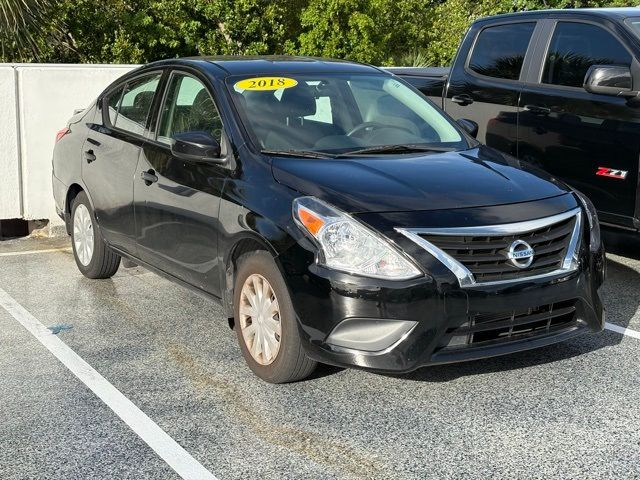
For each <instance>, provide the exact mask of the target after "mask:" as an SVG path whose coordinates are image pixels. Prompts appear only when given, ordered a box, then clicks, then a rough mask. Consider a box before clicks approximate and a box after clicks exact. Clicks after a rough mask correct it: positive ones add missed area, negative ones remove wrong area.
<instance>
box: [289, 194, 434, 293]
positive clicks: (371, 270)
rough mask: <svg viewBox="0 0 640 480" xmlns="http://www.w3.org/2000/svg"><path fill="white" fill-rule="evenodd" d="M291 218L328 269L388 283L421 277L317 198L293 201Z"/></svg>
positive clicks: (357, 224)
mask: <svg viewBox="0 0 640 480" xmlns="http://www.w3.org/2000/svg"><path fill="white" fill-rule="evenodd" d="M293 217H294V219H295V220H296V223H297V224H298V225H299V226H300V227H301V228H302V229H303V231H305V232H307V233H308V234H309V235H311V236H312V237H313V238H314V239H315V240H316V241H317V242H318V244H319V245H320V248H321V253H322V258H320V261H321V263H322V264H324V265H325V266H327V267H329V268H333V269H335V270H340V271H343V272H347V273H353V274H357V275H363V276H366V277H374V278H386V279H389V280H406V279H409V278H414V277H418V276H420V275H422V273H421V272H420V270H419V269H418V267H416V266H415V265H414V264H413V263H412V262H411V261H410V260H409V259H407V258H406V257H405V256H404V255H402V254H401V253H400V252H398V251H397V250H396V249H395V248H394V247H393V246H391V244H390V243H389V242H388V241H386V240H385V239H384V238H383V237H381V236H380V235H378V234H376V233H375V232H373V231H371V230H369V229H368V228H367V227H365V226H364V225H362V224H361V223H360V222H358V221H357V220H355V219H353V218H351V217H350V216H349V215H347V214H345V213H343V212H340V211H339V210H337V209H335V208H333V207H331V206H329V205H327V204H326V203H324V202H322V201H320V200H318V199H317V198H314V197H301V198H296V199H295V200H294V201H293Z"/></svg>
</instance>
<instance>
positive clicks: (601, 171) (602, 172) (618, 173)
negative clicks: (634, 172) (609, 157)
mask: <svg viewBox="0 0 640 480" xmlns="http://www.w3.org/2000/svg"><path fill="white" fill-rule="evenodd" d="M627 173H629V172H627V171H626V170H616V169H615V168H609V167H598V171H597V172H596V175H599V176H601V177H609V178H617V179H618V180H624V179H625V178H627Z"/></svg>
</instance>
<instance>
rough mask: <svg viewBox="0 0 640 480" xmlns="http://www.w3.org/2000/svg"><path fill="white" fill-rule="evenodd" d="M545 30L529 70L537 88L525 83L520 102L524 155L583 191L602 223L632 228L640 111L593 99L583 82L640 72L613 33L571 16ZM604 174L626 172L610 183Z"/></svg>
mask: <svg viewBox="0 0 640 480" xmlns="http://www.w3.org/2000/svg"><path fill="white" fill-rule="evenodd" d="M565 19H566V20H565ZM546 23H547V24H548V25H547V26H546V28H545V30H546V31H547V34H546V39H545V41H544V42H540V50H541V52H540V54H539V55H537V57H538V58H539V60H538V62H537V64H536V65H532V71H534V72H535V75H532V78H533V79H535V82H532V83H527V85H526V86H525V87H524V89H523V92H522V96H521V100H520V107H521V108H520V115H519V122H518V124H519V126H518V128H519V137H520V138H519V142H518V151H519V156H520V157H521V158H522V159H525V160H528V161H529V162H532V163H535V164H537V165H539V166H541V167H542V168H544V169H545V170H547V171H548V172H550V173H552V174H554V175H556V176H557V177H559V178H561V179H563V180H565V181H566V182H567V183H569V184H570V185H572V186H573V187H575V188H577V189H578V190H581V191H582V192H584V193H585V194H586V195H587V196H589V198H590V199H591V200H592V201H593V202H594V204H595V206H596V208H597V209H598V210H599V211H600V212H601V219H602V220H603V221H609V222H612V223H616V224H629V226H632V223H631V220H630V218H629V217H632V216H633V215H634V212H635V205H636V190H637V185H638V158H639V155H640V108H639V107H638V104H637V103H634V102H630V101H628V100H627V99H625V98H623V97H617V96H609V95H600V94H592V93H589V92H587V91H586V90H585V89H584V88H583V83H584V79H585V75H586V73H587V70H588V69H589V67H590V66H592V65H623V66H627V67H630V68H631V69H632V71H634V70H636V71H637V70H638V65H637V62H636V61H635V60H634V59H633V56H632V54H631V53H630V52H629V51H628V50H627V48H626V47H625V46H624V42H623V40H622V38H621V37H620V36H619V35H618V34H617V33H616V32H615V31H614V30H613V29H612V28H609V26H606V25H600V24H595V23H592V22H589V21H586V20H582V19H578V18H575V19H574V18H571V17H566V16H563V17H562V19H558V20H548V21H546ZM635 83H636V82H635V81H634V85H633V88H634V89H635V90H637V89H638V88H640V85H636V84H635ZM603 169H605V170H606V172H610V171H614V172H624V173H620V174H618V175H617V176H608V175H603V174H602V173H603V172H605V170H603ZM622 177H624V178H622Z"/></svg>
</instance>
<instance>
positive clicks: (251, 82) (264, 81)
mask: <svg viewBox="0 0 640 480" xmlns="http://www.w3.org/2000/svg"><path fill="white" fill-rule="evenodd" d="M297 84H298V82H297V81H296V80H295V79H293V78H286V77H256V78H246V79H244V80H240V81H239V82H236V84H235V85H234V86H235V87H236V88H238V89H240V90H280V89H281V88H291V87H295V86H296V85H297Z"/></svg>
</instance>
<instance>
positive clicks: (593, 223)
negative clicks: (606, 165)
mask: <svg viewBox="0 0 640 480" xmlns="http://www.w3.org/2000/svg"><path fill="white" fill-rule="evenodd" d="M573 193H575V194H576V197H578V198H579V199H580V202H582V206H583V207H584V209H585V211H586V213H587V220H588V221H589V238H590V242H589V249H590V250H591V251H592V252H597V251H598V250H600V243H601V240H600V221H599V220H598V212H597V211H596V207H594V206H593V203H591V200H589V199H588V198H587V197H586V196H585V195H584V194H582V193H580V192H578V191H577V190H574V191H573Z"/></svg>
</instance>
